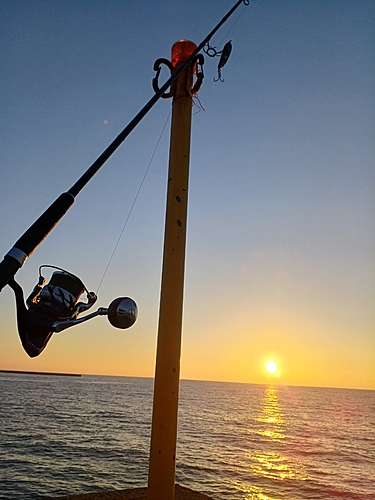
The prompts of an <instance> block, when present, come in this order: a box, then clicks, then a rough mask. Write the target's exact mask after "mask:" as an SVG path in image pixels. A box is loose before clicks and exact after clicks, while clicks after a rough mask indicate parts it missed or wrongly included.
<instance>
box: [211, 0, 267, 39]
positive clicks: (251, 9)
mask: <svg viewBox="0 0 375 500" xmlns="http://www.w3.org/2000/svg"><path fill="white" fill-rule="evenodd" d="M261 1H262V0H258V1H257V2H256V3H254V4H252V5H251V6H250V9H249V10H248V12H247V16H246V17H245V18H244V19H243V20H242V23H241V24H240V25H239V26H238V28H237V30H236V31H235V32H234V34H233V35H232V40H234V38H235V37H236V36H237V34H238V32H239V31H240V30H241V29H242V28H243V26H244V24H245V23H246V21H247V20H248V19H249V17H250V16H251V14H252V13H253V12H254V10H255V9H256V8H257V7H258V5H259V4H260V2H261ZM245 9H246V6H244V9H242V12H240V14H239V15H238V16H237V19H236V20H235V21H234V23H233V24H232V26H231V27H230V28H229V30H228V32H227V33H226V35H225V36H224V37H223V38H222V40H221V42H220V44H219V46H221V45H222V44H223V43H224V40H227V39H228V37H229V33H230V32H231V31H232V30H233V28H234V27H235V25H236V24H237V23H238V21H239V20H240V19H241V17H242V16H243V14H244V12H245Z"/></svg>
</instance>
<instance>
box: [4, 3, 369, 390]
mask: <svg viewBox="0 0 375 500" xmlns="http://www.w3.org/2000/svg"><path fill="white" fill-rule="evenodd" d="M233 3H234V2H233ZM231 6H232V2H228V1H227V0H218V1H216V2H208V1H204V0H203V1H202V0H200V1H189V2H187V1H183V0H179V1H176V0H174V1H172V0H170V1H165V2H148V1H143V2H136V1H121V2H120V1H112V0H110V1H107V2H101V1H90V2H88V1H82V0H78V1H74V2H73V1H64V2H63V1H59V0H57V1H54V2H51V1H50V2H48V1H31V2H30V1H28V2H26V1H22V0H20V1H17V2H13V1H7V0H3V2H2V3H1V5H0V23H1V30H0V33H1V34H0V36H1V45H2V47H3V50H2V54H1V56H0V61H1V75H0V81H1V94H0V95H1V103H0V105H1V109H2V112H1V116H0V120H1V121H0V127H1V129H0V130H1V134H0V141H1V155H0V168H1V179H2V180H1V183H0V210H1V214H2V216H1V220H0V245H1V248H2V251H3V254H5V253H6V252H7V251H8V250H9V249H10V248H11V247H12V245H13V243H14V242H15V241H16V240H17V239H18V238H19V236H20V235H21V234H22V233H23V232H24V231H25V230H26V229H27V228H28V227H29V226H30V225H31V224H32V222H33V221H34V220H35V219H36V218H37V217H38V216H39V215H40V214H41V213H42V212H43V211H44V210H45V209H46V207H47V206H48V205H49V204H50V203H52V201H54V199H55V198H56V197H57V196H58V195H59V194H60V193H62V192H64V191H66V190H68V189H69V188H70V187H71V186H72V185H73V184H74V183H75V181H76V180H77V179H78V178H79V177H80V175H81V174H82V173H83V172H84V171H85V170H86V169H87V168H88V167H89V166H90V165H91V163H92V162H93V161H94V160H95V159H96V158H97V157H98V156H99V155H100V153H101V152H102V151H103V150H104V149H105V148H106V147H107V145H108V144H109V143H110V142H111V141H112V140H113V139H114V138H115V137H116V136H117V135H118V133H119V132H120V131H121V130H122V129H123V128H124V127H125V125H126V124H127V123H128V122H129V121H130V120H131V119H132V118H133V116H134V115H135V114H136V113H137V112H138V110H139V109H140V108H141V107H142V106H143V105H144V104H145V102H147V101H148V99H149V98H150V97H151V96H152V93H153V91H152V87H151V80H152V78H153V76H154V72H153V69H152V66H153V63H154V61H155V60H156V59H157V58H159V57H168V58H169V57H170V48H171V46H172V44H173V43H174V42H175V41H176V40H178V39H180V38H186V39H190V40H193V41H194V42H196V43H197V44H198V43H199V42H200V41H201V40H202V39H203V38H204V37H205V36H206V35H207V34H208V32H209V31H211V29H212V28H213V27H214V25H215V24H216V23H217V22H218V21H219V20H220V19H221V18H222V17H223V15H224V14H225V13H226V12H227V11H228V10H229V9H230V8H231ZM373 16H374V6H373V3H372V2H371V1H365V0H359V1H343V0H338V1H330V0H325V1H293V0H285V1H283V2H278V1H274V0H262V1H260V2H252V3H251V4H250V6H249V7H244V6H243V7H242V6H241V7H240V8H239V9H238V13H235V14H234V16H233V17H232V18H231V19H230V20H229V21H228V22H227V23H226V24H225V25H224V26H223V27H222V28H221V30H220V31H219V32H218V34H217V35H215V37H214V38H213V40H212V45H213V46H216V47H217V48H218V49H220V48H222V46H223V45H224V43H225V42H226V41H228V40H229V39H233V51H232V55H231V57H230V59H229V61H228V64H227V65H226V66H225V68H224V70H223V77H224V79H225V82H224V83H220V82H219V83H214V81H213V78H214V77H215V76H216V64H217V59H210V58H208V57H207V56H205V65H204V70H205V79H204V82H203V87H202V89H201V91H200V92H199V102H198V101H196V105H195V106H194V110H193V112H194V117H193V132H192V151H191V167H190V169H191V177H190V192H189V221H188V240H187V257H186V282H185V309H184V311H185V312H184V335H183V352H182V376H183V377H185V378H201V379H211V380H233V381H242V382H263V381H266V379H265V373H264V372H265V370H264V364H265V361H266V360H267V359H268V358H274V359H275V360H277V362H278V365H279V367H280V369H279V372H280V373H279V376H280V382H283V383H291V384H302V385H333V386H346V387H364V388H366V387H368V388H373V389H374V388H375V369H374V366H375V335H374V333H375V332H374V331H375V321H374V320H375V318H374V307H373V303H374V295H375V294H374V282H375V280H374V278H375V272H374V258H373V255H374V250H375V248H374V247H375V241H374V240H375V238H374V236H375V229H374V187H375V182H374V146H373V144H374V128H375V127H374V102H375V101H374V86H373V82H374V49H373V47H374V31H373V21H372V20H373ZM165 77H166V74H165V73H162V75H161V80H162V79H163V78H165ZM202 107H203V108H204V110H203V109H202ZM170 109H171V101H159V102H158V103H157V104H156V105H155V107H154V108H153V109H152V111H151V112H150V113H149V114H148V115H147V116H146V117H145V119H144V120H143V121H142V122H141V124H140V125H139V126H138V127H137V128H136V130H135V131H134V132H133V133H132V134H131V135H130V136H129V138H128V139H127V140H126V141H125V143H124V144H123V145H122V146H121V147H120V148H119V150H118V151H117V152H116V153H115V154H114V155H113V156H112V157H111V159H110V160H109V161H108V162H107V164H106V165H105V166H104V167H103V168H102V169H101V171H100V172H99V173H98V174H97V175H96V177H95V178H94V179H93V180H92V181H91V182H90V183H89V184H88V185H87V186H86V187H85V189H84V190H83V191H82V193H81V194H80V195H79V196H78V197H77V199H76V202H75V204H74V206H73V207H72V209H71V210H70V211H69V213H68V214H67V215H66V216H65V217H64V219H63V220H62V221H61V222H60V223H59V225H58V226H57V227H56V228H55V229H54V231H53V232H52V233H51V234H50V235H49V236H48V238H47V239H46V240H45V241H44V242H43V244H42V245H41V246H40V247H39V248H38V250H37V251H36V252H35V253H34V254H33V256H32V257H31V258H30V259H29V261H28V262H27V263H26V264H25V266H24V268H23V269H22V270H21V271H20V272H19V273H18V279H19V282H20V283H21V284H22V285H23V286H24V288H25V290H26V292H28V291H29V290H31V289H32V287H33V285H34V284H35V282H36V281H37V273H38V266H39V265H41V264H54V265H57V266H61V267H64V268H66V269H68V270H70V271H72V272H74V273H76V274H78V275H79V276H80V277H81V278H82V279H83V281H84V282H85V283H86V285H87V286H88V288H91V289H96V288H97V287H98V284H99V282H100V280H101V278H102V276H103V272H104V270H105V268H106V265H107V263H108V260H109V258H110V255H111V253H112V251H113V249H114V246H115V244H116V241H117V239H118V237H119V234H120V232H121V230H122V228H123V225H124V222H125V220H126V218H127V216H128V213H129V210H130V207H131V205H132V203H133V201H134V197H135V195H136V193H137V191H138V189H139V186H140V183H141V181H142V178H143V176H144V174H145V172H146V169H147V167H148V165H149V163H150V160H151V158H152V155H153V153H154V150H155V148H156V145H157V143H158V140H159V138H160V135H161V132H162V129H163V127H164V125H165V124H166V122H167V126H166V128H165V131H164V133H163V135H162V137H161V140H160V144H159V146H158V147H157V149H156V153H155V156H154V158H153V161H152V163H151V166H150V169H149V172H148V174H147V176H146V179H145V182H144V184H143V186H142V189H141V191H140V194H139V197H138V199H137V202H136V204H135V207H134V209H133V212H132V214H131V216H130V219H129V222H128V224H127V226H126V228H125V231H124V234H123V237H122V239H121V241H120V244H119V246H118V249H117V251H116V254H115V256H114V259H113V261H112V263H111V266H110V268H109V270H108V273H107V274H106V277H105V279H104V281H103V284H102V285H101V287H100V290H99V302H100V304H101V305H103V306H107V305H108V304H109V302H110V301H111V300H112V299H113V298H114V297H116V296H118V295H130V296H132V297H133V298H134V299H135V300H136V301H137V303H138V305H139V309H140V316H139V320H138V322H137V324H136V325H135V326H134V327H133V328H132V329H131V330H129V331H126V332H119V331H116V330H113V329H112V328H111V327H110V325H109V324H108V323H107V322H106V320H105V319H104V318H99V319H97V320H93V321H92V322H91V323H90V322H89V323H88V324H86V325H82V326H80V327H77V328H75V329H72V330H70V331H67V332H65V333H62V334H60V335H56V336H55V337H54V338H53V339H52V341H51V342H50V344H49V346H48V348H47V350H46V351H45V352H44V353H43V354H42V355H41V356H40V357H39V358H37V359H36V360H29V359H28V358H27V356H26V354H24V353H23V351H22V349H21V346H20V344H19V341H18V338H17V334H16V325H15V316H14V305H13V298H12V293H11V290H9V289H5V290H4V291H3V292H2V293H1V295H0V314H1V317H2V333H1V338H2V342H3V349H1V350H0V368H13V369H36V370H44V369H52V370H61V371H77V372H84V373H106V374H123V375H137V376H153V371H154V357H155V342H156V331H157V317H158V302H159V289H160V273H161V257H162V245H163V231H164V211H165V196H166V176H167V166H168V142H169V121H168V120H169V113H170ZM95 321H96V322H95Z"/></svg>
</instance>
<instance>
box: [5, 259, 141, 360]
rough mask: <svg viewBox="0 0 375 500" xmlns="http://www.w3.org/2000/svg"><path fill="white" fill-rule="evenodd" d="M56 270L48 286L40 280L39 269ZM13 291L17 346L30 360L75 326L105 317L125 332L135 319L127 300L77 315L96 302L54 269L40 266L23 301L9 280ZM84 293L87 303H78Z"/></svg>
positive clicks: (75, 280)
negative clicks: (18, 345) (34, 282)
mask: <svg viewBox="0 0 375 500" xmlns="http://www.w3.org/2000/svg"><path fill="white" fill-rule="evenodd" d="M43 267H50V268H53V269H57V271H55V272H54V273H53V274H52V276H51V278H50V280H49V282H48V283H47V281H46V279H45V278H44V277H43V276H42V272H41V271H42V268H43ZM8 284H9V286H10V287H11V288H12V289H13V291H14V294H15V298H16V307H17V327H18V333H19V336H20V339H21V343H22V346H23V348H24V349H25V351H26V352H27V354H28V355H29V356H30V357H31V358H34V357H36V356H38V355H39V354H40V353H41V352H42V351H43V350H44V349H45V347H46V345H47V343H48V342H49V340H50V339H51V337H52V335H53V333H57V332H61V331H62V330H65V329H66V328H70V327H71V326H74V325H77V324H79V323H82V322H84V321H87V320H88V319H91V318H93V317H95V316H99V315H108V319H109V322H110V323H111V324H112V325H113V326H115V327H117V328H129V327H130V326H132V325H133V324H134V323H135V321H136V319H137V316H138V308H137V305H136V303H135V302H134V301H133V300H132V299H130V298H129V297H120V298H118V299H115V300H114V301H113V302H112V303H111V304H110V306H109V308H108V309H106V308H103V307H101V308H99V309H98V310H97V311H96V312H94V313H92V314H89V315H88V316H85V317H83V318H79V319H78V316H79V314H81V313H82V312H84V311H87V310H88V309H90V308H91V307H92V306H93V304H94V303H95V302H96V300H97V296H96V294H95V293H94V292H89V291H88V290H87V288H86V287H85V285H84V284H83V282H82V281H81V280H80V279H79V278H78V277H77V276H75V275H74V274H72V273H70V272H68V271H65V270H64V269H61V268H58V267H55V266H41V267H40V268H39V281H38V283H37V284H36V286H35V287H34V289H33V291H32V292H31V294H30V295H29V297H28V298H27V300H26V304H25V301H24V294H23V290H22V287H21V286H20V285H19V284H18V283H17V282H16V281H15V279H14V278H12V279H11V280H10V281H9V282H8ZM84 292H86V295H87V302H81V301H79V298H80V297H81V295H82V294H83V293H84Z"/></svg>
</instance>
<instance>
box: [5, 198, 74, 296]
mask: <svg viewBox="0 0 375 500" xmlns="http://www.w3.org/2000/svg"><path fill="white" fill-rule="evenodd" d="M73 203H74V196H72V194H70V193H62V194H61V195H60V196H59V197H58V198H57V199H56V200H55V201H54V202H53V203H52V205H50V206H49V207H48V208H47V210H46V211H45V212H44V213H43V214H42V215H41V216H40V217H39V218H38V219H37V220H36V221H35V222H34V223H33V224H32V225H31V226H30V227H29V229H27V231H26V232H25V233H24V234H23V235H22V236H21V238H19V239H18V240H17V242H16V243H15V244H14V246H13V248H12V249H11V250H9V252H8V253H7V254H6V255H5V257H4V259H3V261H2V262H0V291H1V290H2V289H3V288H4V286H5V285H6V284H7V283H8V281H9V280H10V279H11V278H12V277H13V276H14V275H15V274H16V272H17V271H18V270H19V269H20V268H21V267H22V265H23V264H24V263H25V262H26V260H27V259H28V257H29V256H30V255H31V254H32V253H33V252H34V250H36V249H37V248H38V246H39V245H40V244H41V243H42V241H43V240H44V239H45V237H46V236H47V235H48V234H49V233H50V232H51V231H52V229H53V228H54V227H55V226H56V224H57V223H58V222H59V220H60V219H61V218H62V217H63V216H64V215H65V213H66V212H67V211H68V210H69V208H70V207H71V206H72V205H73Z"/></svg>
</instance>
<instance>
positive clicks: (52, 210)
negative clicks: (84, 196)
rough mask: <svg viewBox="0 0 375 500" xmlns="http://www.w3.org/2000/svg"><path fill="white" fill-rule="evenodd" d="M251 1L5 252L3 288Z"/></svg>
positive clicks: (0, 272)
mask: <svg viewBox="0 0 375 500" xmlns="http://www.w3.org/2000/svg"><path fill="white" fill-rule="evenodd" d="M241 4H244V5H246V6H247V5H249V4H250V0H238V1H237V2H236V3H235V5H234V6H233V7H232V8H231V9H230V10H229V11H228V12H227V14H226V15H225V16H224V17H223V18H222V19H221V21H220V22H219V23H218V24H217V25H216V26H215V28H214V29H213V30H212V31H211V32H210V33H209V34H208V35H207V36H206V38H205V39H204V40H203V41H202V42H201V43H200V44H199V45H198V46H197V48H196V49H195V50H194V51H193V52H192V53H191V55H190V56H189V57H188V58H187V59H186V60H185V61H184V62H181V64H179V65H178V67H176V68H175V67H174V68H173V72H172V74H171V76H170V77H169V79H168V80H167V81H166V82H165V83H164V84H163V85H162V86H161V87H160V89H159V90H158V91H157V92H156V93H155V94H154V95H153V96H152V97H151V99H150V100H149V101H148V102H147V103H146V104H145V105H144V106H143V108H142V109H141V110H140V111H139V112H138V113H137V115H136V116H135V117H134V118H133V119H132V120H131V121H130V122H129V123H128V125H127V126H126V127H125V128H124V130H123V131H122V132H121V133H120V134H119V135H118V136H117V137H116V139H115V140H114V141H113V142H112V143H111V144H110V145H109V146H108V147H107V149H106V150H105V151H103V153H102V154H101V155H100V156H99V157H98V158H97V160H95V161H94V163H93V164H92V165H91V166H90V167H89V168H88V169H87V170H86V172H85V173H84V174H83V175H82V176H81V177H80V178H79V179H78V181H77V182H76V183H75V184H74V185H73V186H72V187H71V188H70V189H69V190H68V191H67V192H65V193H62V194H61V195H60V196H59V197H58V198H57V199H56V200H55V201H54V202H53V203H52V205H50V206H49V207H48V208H47V210H46V211H45V212H44V213H43V214H42V215H41V216H40V217H39V218H38V219H37V220H36V221H35V222H34V223H33V224H32V225H31V226H30V227H29V229H27V230H26V232H25V233H24V234H23V235H22V236H21V237H20V238H19V239H18V240H17V242H16V243H15V244H14V246H13V247H12V248H11V249H10V250H9V252H8V253H7V254H6V255H5V257H4V259H3V260H2V261H1V262H0V291H1V290H2V289H3V288H4V286H5V285H7V284H8V282H9V281H10V280H11V279H12V278H13V276H14V275H15V274H16V273H17V272H18V270H19V269H20V268H21V267H22V266H23V264H24V263H25V262H26V260H27V259H28V257H29V256H30V255H31V254H32V253H33V252H34V251H35V250H36V249H37V247H38V246H39V245H40V244H41V243H42V241H43V240H44V239H45V238H46V237H47V235H48V234H49V233H50V232H51V231H52V229H53V228H54V227H55V226H56V224H57V223H58V222H59V221H60V220H61V219H62V217H63V216H64V215H65V214H66V212H67V211H68V210H69V208H70V207H71V206H72V205H73V203H74V200H75V197H76V196H77V194H78V193H79V192H80V191H81V190H82V189H83V188H84V187H85V185H86V184H87V183H88V182H89V181H90V180H91V179H92V177H93V176H94V175H95V174H96V173H97V172H98V170H99V169H100V168H101V167H102V166H103V165H104V163H105V162H106V161H107V160H108V158H109V157H110V156H111V155H112V154H113V153H114V152H115V151H116V149H117V148H118V147H119V146H120V145H121V144H122V142H124V140H125V139H126V138H127V137H128V135H129V134H130V133H131V132H132V131H133V130H134V128H135V127H136V126H137V125H138V123H139V122H140V121H141V120H142V119H143V118H144V116H145V115H146V114H147V113H148V112H149V111H150V109H151V108H152V107H153V106H154V104H155V103H156V102H157V101H158V100H159V99H160V98H161V97H164V96H165V91H166V90H167V89H168V88H169V87H170V86H171V84H172V83H173V82H174V81H175V80H176V79H177V78H178V76H179V75H180V74H181V73H182V72H183V71H184V70H185V69H186V68H187V67H188V65H189V64H191V62H192V61H193V60H194V59H195V58H196V56H197V55H198V53H199V52H200V51H201V50H202V49H203V47H204V46H205V45H206V44H207V43H208V42H209V41H210V39H211V38H212V36H213V35H214V34H215V33H216V32H217V31H218V30H219V28H220V27H221V26H222V25H223V24H224V23H225V22H226V21H227V20H228V19H229V17H230V16H231V15H232V14H233V13H234V11H235V10H236V9H237V8H238V7H239V6H240V5H241Z"/></svg>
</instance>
